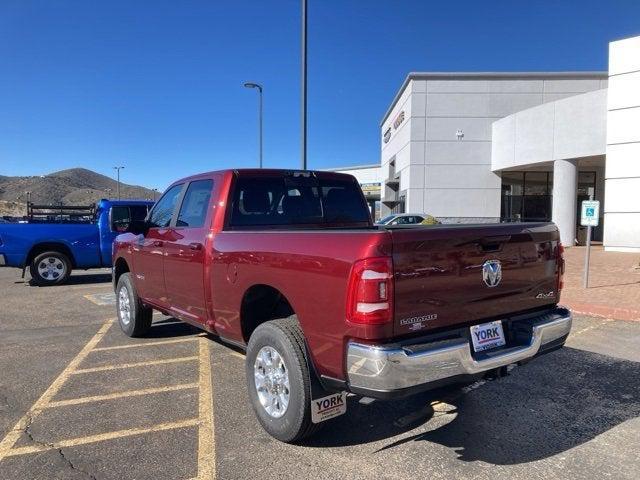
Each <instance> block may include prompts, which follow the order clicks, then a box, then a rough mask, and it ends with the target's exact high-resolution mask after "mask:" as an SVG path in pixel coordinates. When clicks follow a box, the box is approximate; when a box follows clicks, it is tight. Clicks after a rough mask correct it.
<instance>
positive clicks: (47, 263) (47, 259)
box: [29, 251, 72, 286]
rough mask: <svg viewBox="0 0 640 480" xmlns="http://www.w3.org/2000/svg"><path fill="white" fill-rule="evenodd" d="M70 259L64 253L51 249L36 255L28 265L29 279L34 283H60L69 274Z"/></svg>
mask: <svg viewBox="0 0 640 480" xmlns="http://www.w3.org/2000/svg"><path fill="white" fill-rule="evenodd" d="M71 268H72V267H71V260H69V257H67V256H66V255H65V254H64V253H61V252H56V251H51V252H43V253H41V254H39V255H36V256H35V258H34V259H33V260H32V261H31V265H29V273H31V280H32V281H33V283H35V284H36V285H40V286H47V285H60V284H61V283H64V282H66V281H67V279H68V278H69V275H71Z"/></svg>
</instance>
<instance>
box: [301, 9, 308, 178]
mask: <svg viewBox="0 0 640 480" xmlns="http://www.w3.org/2000/svg"><path fill="white" fill-rule="evenodd" d="M301 50H302V62H301V63H302V75H301V79H300V82H301V84H302V85H301V87H302V88H301V90H302V98H301V104H302V109H301V110H302V112H301V119H300V120H301V123H302V125H301V127H302V132H301V135H302V142H301V157H302V169H303V170H306V169H307V0H302V45H301Z"/></svg>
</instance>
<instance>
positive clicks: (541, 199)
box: [500, 172, 553, 222]
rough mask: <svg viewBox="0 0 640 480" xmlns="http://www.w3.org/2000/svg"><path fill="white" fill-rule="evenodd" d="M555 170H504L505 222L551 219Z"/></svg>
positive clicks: (546, 220) (503, 202)
mask: <svg viewBox="0 0 640 480" xmlns="http://www.w3.org/2000/svg"><path fill="white" fill-rule="evenodd" d="M552 192H553V172H502V211H501V214H500V219H501V221H503V222H548V221H551V202H552Z"/></svg>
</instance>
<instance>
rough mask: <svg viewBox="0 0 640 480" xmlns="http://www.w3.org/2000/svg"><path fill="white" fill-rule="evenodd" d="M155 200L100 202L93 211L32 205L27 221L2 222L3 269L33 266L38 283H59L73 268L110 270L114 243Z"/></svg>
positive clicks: (0, 259)
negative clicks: (102, 268)
mask: <svg viewBox="0 0 640 480" xmlns="http://www.w3.org/2000/svg"><path fill="white" fill-rule="evenodd" d="M151 205H153V202H148V201H142V200H119V201H116V200H100V201H99V202H98V203H97V204H96V205H92V206H89V207H86V206H84V207H63V206H61V207H51V206H34V205H32V204H30V205H29V206H28V216H27V218H28V223H2V224H0V266H5V267H15V268H21V269H22V274H23V275H24V271H25V270H26V268H27V267H28V268H29V272H30V273H31V280H32V282H33V283H35V284H36V285H43V286H44V285H58V284H61V283H64V282H66V281H67V279H68V278H69V275H70V274H71V270H73V269H83V270H86V269H88V268H100V267H110V266H111V245H112V243H113V240H114V239H115V237H116V236H117V235H119V234H120V233H124V232H126V231H127V230H128V228H129V225H130V224H131V222H134V221H140V220H144V218H145V217H146V215H147V212H148V210H149V208H150V207H151Z"/></svg>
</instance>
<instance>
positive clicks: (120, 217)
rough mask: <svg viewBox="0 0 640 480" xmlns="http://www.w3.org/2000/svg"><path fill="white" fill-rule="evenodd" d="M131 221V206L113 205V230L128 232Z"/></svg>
mask: <svg viewBox="0 0 640 480" xmlns="http://www.w3.org/2000/svg"><path fill="white" fill-rule="evenodd" d="M130 223H131V212H130V211H129V207H124V206H120V205H119V206H113V207H111V231H112V232H118V233H123V232H126V231H127V229H128V228H129V224H130Z"/></svg>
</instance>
